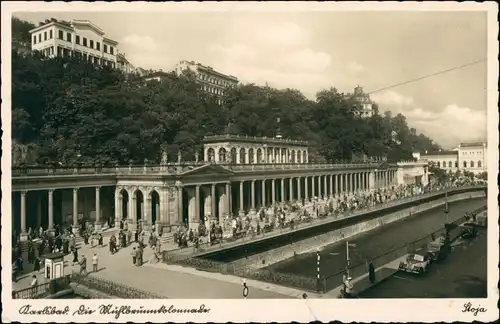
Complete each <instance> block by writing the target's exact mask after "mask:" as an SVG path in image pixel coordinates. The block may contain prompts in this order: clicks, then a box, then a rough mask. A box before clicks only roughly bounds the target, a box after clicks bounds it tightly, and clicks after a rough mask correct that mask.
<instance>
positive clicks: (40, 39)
mask: <svg viewBox="0 0 500 324" xmlns="http://www.w3.org/2000/svg"><path fill="white" fill-rule="evenodd" d="M41 41H42V33H40V34H38V42H39V43H40V42H41Z"/></svg>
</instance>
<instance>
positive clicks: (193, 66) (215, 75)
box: [174, 60, 238, 102]
mask: <svg viewBox="0 0 500 324" xmlns="http://www.w3.org/2000/svg"><path fill="white" fill-rule="evenodd" d="M185 70H190V71H192V72H194V73H195V74H196V80H197V82H198V83H199V84H200V85H201V87H202V89H203V91H205V92H207V93H211V94H213V95H215V96H217V97H218V98H219V102H220V97H221V96H223V95H224V93H225V91H226V89H227V88H234V87H236V86H237V85H238V78H237V77H235V76H232V75H227V74H224V73H222V72H219V71H216V70H214V69H213V68H212V67H211V66H205V65H203V64H200V63H196V62H193V61H186V60H183V61H180V62H179V63H178V64H177V65H176V66H175V68H174V71H175V72H176V73H177V74H181V73H182V72H183V71H185Z"/></svg>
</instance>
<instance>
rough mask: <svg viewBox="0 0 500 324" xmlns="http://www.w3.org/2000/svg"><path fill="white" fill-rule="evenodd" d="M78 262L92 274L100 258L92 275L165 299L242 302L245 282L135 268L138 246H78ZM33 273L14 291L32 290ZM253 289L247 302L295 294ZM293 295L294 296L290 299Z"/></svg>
mask: <svg viewBox="0 0 500 324" xmlns="http://www.w3.org/2000/svg"><path fill="white" fill-rule="evenodd" d="M79 246H80V248H79V251H78V252H79V258H81V255H82V254H85V257H86V258H87V271H90V270H92V261H91V259H92V256H93V254H94V253H97V254H98V257H99V265H98V268H99V270H98V272H97V273H89V275H90V276H96V277H99V278H102V279H106V280H110V281H113V282H115V283H118V284H122V285H125V286H129V287H132V288H136V289H141V290H145V291H149V292H152V293H154V294H157V295H162V296H165V297H166V298H190V299H197V298H226V299H235V298H243V297H242V292H243V287H242V279H241V278H238V280H235V279H234V278H227V279H226V278H217V279H215V278H214V277H211V276H209V275H197V274H196V272H193V271H191V272H188V271H183V270H182V269H175V267H170V268H167V267H161V265H158V264H157V265H156V266H147V265H144V266H142V267H136V266H134V265H133V264H132V256H131V252H132V248H133V246H136V244H131V245H130V246H128V247H126V248H123V249H120V251H119V252H118V253H116V254H115V255H111V254H110V253H109V247H108V246H107V238H105V246H104V247H103V248H99V247H95V248H91V247H90V246H85V245H84V244H82V243H80V244H79ZM151 255H152V250H151V249H150V248H149V247H148V248H146V251H145V255H144V260H145V261H148V260H149V258H150V257H151ZM72 260H73V255H72V254H69V255H67V256H66V257H65V267H64V270H65V274H69V273H71V272H72V271H79V266H78V265H72V263H71V261H72ZM32 275H33V273H28V274H26V275H24V276H23V277H22V278H21V279H20V280H18V282H15V283H13V289H15V290H19V289H23V288H27V287H29V285H30V283H31V280H32V277H31V276H32ZM37 277H38V282H39V283H43V282H45V279H44V278H43V273H42V272H38V274H37ZM247 285H248V286H249V288H250V293H249V295H248V297H247V298H248V299H251V298H293V294H294V293H290V292H289V291H285V294H280V293H276V292H273V290H274V287H273V285H268V284H263V283H260V282H255V281H247ZM291 295H292V296H291Z"/></svg>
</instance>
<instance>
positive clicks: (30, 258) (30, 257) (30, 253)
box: [28, 241, 35, 264]
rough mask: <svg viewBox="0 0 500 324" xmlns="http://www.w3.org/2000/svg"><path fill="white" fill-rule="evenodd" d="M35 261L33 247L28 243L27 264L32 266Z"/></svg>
mask: <svg viewBox="0 0 500 324" xmlns="http://www.w3.org/2000/svg"><path fill="white" fill-rule="evenodd" d="M34 261H35V248H34V247H33V244H32V243H31V241H30V243H29V246H28V263H29V264H32V263H33V262H34Z"/></svg>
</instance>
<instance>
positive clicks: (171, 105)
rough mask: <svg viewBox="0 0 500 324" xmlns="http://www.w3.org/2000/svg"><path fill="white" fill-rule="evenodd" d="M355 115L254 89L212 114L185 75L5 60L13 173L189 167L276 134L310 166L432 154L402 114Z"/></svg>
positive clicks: (21, 56) (19, 55)
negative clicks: (224, 142)
mask: <svg viewBox="0 0 500 324" xmlns="http://www.w3.org/2000/svg"><path fill="white" fill-rule="evenodd" d="M26 24H28V25H29V23H25V22H22V21H16V22H13V36H14V37H17V38H18V39H22V40H24V41H25V40H26V39H25V38H26V37H28V39H27V41H28V42H29V41H30V40H29V33H27V31H29V29H31V28H33V27H34V26H33V27H30V26H27V25H26ZM16 26H17V27H16ZM356 109H357V108H356V105H355V102H353V101H352V99H349V98H347V97H346V96H345V95H344V94H343V93H339V92H338V91H337V90H336V89H335V88H331V89H325V90H321V91H319V92H318V93H317V96H316V101H312V100H309V99H307V98H306V97H305V96H304V95H303V94H302V93H301V92H300V91H298V90H295V89H283V90H279V89H274V88H271V87H268V86H257V85H254V84H250V85H240V86H238V87H236V88H235V89H231V90H229V91H227V93H226V95H225V96H224V97H223V100H222V104H218V103H217V100H216V98H215V97H213V96H212V95H210V94H207V93H205V92H203V91H202V89H201V88H200V86H199V85H198V84H197V83H196V81H195V76H194V75H192V74H189V73H186V74H183V75H180V76H178V75H176V74H174V73H172V74H169V75H167V77H165V78H164V79H163V80H162V81H161V82H158V81H150V82H144V81H143V80H142V79H141V78H140V77H139V76H137V75H124V74H122V73H121V72H120V71H117V70H113V69H111V68H108V67H100V66H95V65H93V64H90V63H88V62H86V61H83V60H81V59H79V58H76V57H71V58H46V57H43V56H41V55H40V54H38V53H33V54H26V53H24V52H20V51H17V50H16V49H15V48H14V47H13V52H12V136H13V142H14V144H15V147H14V151H15V152H17V154H16V155H15V159H14V160H15V161H13V163H14V164H16V163H21V162H22V161H24V162H25V163H27V164H41V165H44V164H50V163H54V162H56V161H57V162H61V163H63V164H65V165H72V164H75V163H80V164H84V165H85V164H86V165H96V164H99V165H114V164H128V163H143V161H144V159H147V160H148V161H151V162H152V163H154V162H155V161H156V162H158V161H159V159H160V155H161V151H162V150H163V149H167V150H168V152H169V154H170V155H171V159H172V158H173V157H174V155H175V154H177V152H178V151H179V150H182V152H183V153H182V156H183V159H185V160H188V159H192V158H193V157H194V153H195V151H197V150H198V151H200V150H201V140H202V138H203V136H205V135H212V134H222V133H225V132H227V133H231V134H240V135H248V136H268V137H271V136H275V135H277V132H278V130H279V132H280V134H281V135H282V136H283V137H284V138H292V139H302V140H307V141H309V142H310V146H311V159H312V160H313V161H317V162H320V161H331V162H332V161H339V160H344V161H346V160H352V159H355V158H357V157H360V156H369V157H381V156H385V157H387V159H388V160H408V159H411V158H412V152H413V151H424V150H429V151H434V150H437V149H439V146H438V145H436V144H435V143H433V141H432V140H431V139H429V138H428V137H426V136H425V135H423V134H417V132H416V130H415V129H413V128H409V127H408V125H407V123H406V118H405V117H404V116H403V115H401V114H397V115H396V116H392V115H391V114H390V113H385V114H384V115H383V116H380V115H378V114H376V115H374V116H373V117H371V118H365V119H362V118H360V117H357V114H356ZM376 109H377V110H378V107H376ZM278 120H279V121H278Z"/></svg>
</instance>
